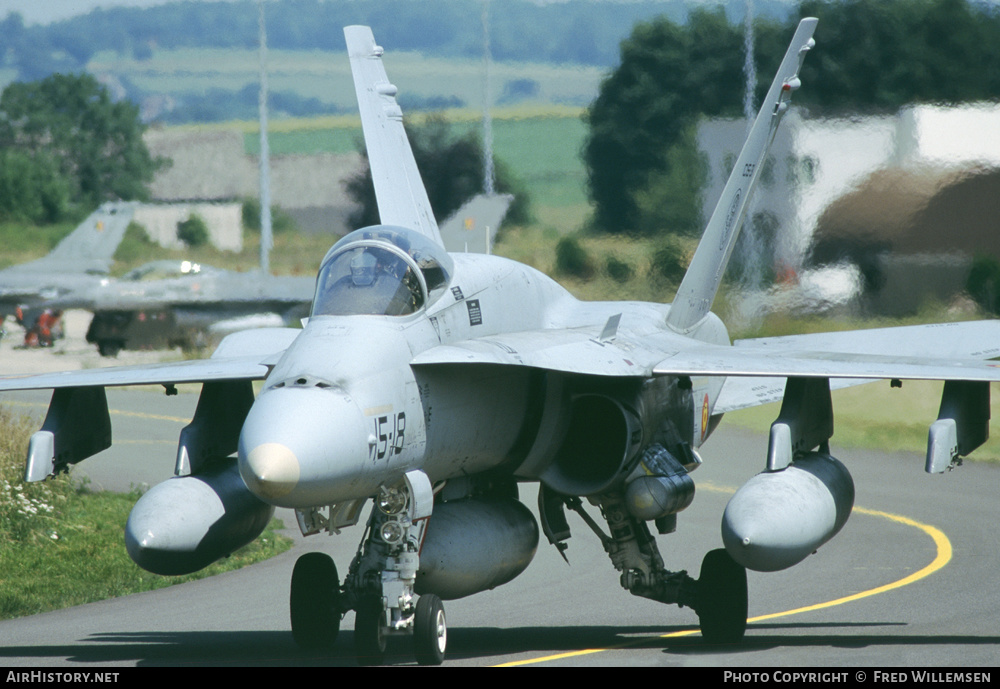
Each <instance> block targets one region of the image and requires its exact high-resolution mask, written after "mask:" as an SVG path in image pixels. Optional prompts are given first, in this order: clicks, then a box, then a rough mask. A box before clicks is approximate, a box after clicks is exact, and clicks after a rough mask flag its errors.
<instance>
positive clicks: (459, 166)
mask: <svg viewBox="0 0 1000 689" xmlns="http://www.w3.org/2000/svg"><path fill="white" fill-rule="evenodd" d="M404 126H405V128H406V134H407V137H408V138H409V140H410V147H411V148H412V149H413V158H414V160H416V163H417V169H418V170H419V171H420V176H421V178H422V179H423V182H424V186H425V188H426V189H427V198H428V200H429V201H430V203H431V210H433V211H434V217H435V218H436V219H437V220H438V222H441V221H443V220H445V219H446V218H448V217H449V216H450V215H451V214H452V213H454V212H455V211H457V210H458V209H459V208H460V207H461V206H462V204H463V203H465V202H466V201H468V200H469V199H470V198H472V197H473V196H475V195H476V194H478V193H480V192H481V191H482V190H483V174H484V173H483V147H482V144H480V142H479V139H478V138H477V137H476V135H475V133H474V132H472V131H469V132H467V133H465V134H464V135H456V134H455V133H454V131H453V130H452V128H451V126H450V125H449V124H448V122H446V121H445V120H444V119H442V118H440V117H432V118H428V120H427V121H426V122H425V123H424V124H423V125H422V126H420V127H411V126H409V125H407V124H404ZM496 174H497V182H496V188H497V191H499V192H500V193H507V194H513V195H514V202H513V203H512V204H511V207H510V209H509V210H508V212H507V216H506V220H507V221H508V222H512V223H522V222H526V221H527V218H528V215H529V211H528V204H529V201H528V194H527V192H526V191H524V190H523V189H519V188H517V185H516V183H515V182H514V181H513V180H512V177H511V175H510V174H509V173H507V171H506V169H505V168H504V167H503V166H502V165H499V164H498V165H497V166H496ZM345 188H346V191H347V194H348V195H349V196H350V197H351V198H352V199H353V200H354V201H355V202H356V203H358V204H359V206H360V208H359V210H358V211H357V212H356V213H354V214H352V215H351V217H350V219H349V223H350V225H351V227H365V226H367V225H377V224H378V222H379V215H378V204H377V203H376V200H375V187H374V185H373V184H372V174H371V169H370V168H369V167H368V166H367V165H366V166H365V168H364V170H363V171H362V172H360V173H358V174H357V175H355V176H354V177H352V178H351V179H349V180H348V181H347V183H346V185H345Z"/></svg>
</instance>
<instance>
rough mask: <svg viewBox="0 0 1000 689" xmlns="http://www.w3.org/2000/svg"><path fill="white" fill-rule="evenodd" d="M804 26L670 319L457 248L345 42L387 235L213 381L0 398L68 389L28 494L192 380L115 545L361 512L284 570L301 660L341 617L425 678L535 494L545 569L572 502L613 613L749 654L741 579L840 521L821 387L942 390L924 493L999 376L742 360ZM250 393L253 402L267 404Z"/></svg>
mask: <svg viewBox="0 0 1000 689" xmlns="http://www.w3.org/2000/svg"><path fill="white" fill-rule="evenodd" d="M815 25H816V20H815V19H805V20H803V21H802V22H801V23H800V25H799V27H798V29H797V30H796V32H795V35H794V37H793V38H792V41H791V45H790V46H789V49H788V52H787V53H786V54H785V57H784V59H783V60H782V62H781V66H780V67H779V69H778V73H777V75H776V77H775V80H774V82H773V83H772V85H771V87H770V89H769V91H768V93H767V96H766V98H765V100H764V103H763V105H762V107H761V110H760V113H759V114H758V116H757V119H756V121H755V123H754V125H753V127H752V128H751V131H750V133H749V135H748V138H747V141H746V144H745V146H744V149H743V151H742V152H741V153H740V156H739V158H738V161H737V164H736V166H735V167H734V170H733V173H732V175H731V177H730V179H729V182H728V183H727V185H726V187H725V190H724V191H723V194H722V198H721V201H720V203H719V206H718V208H717V209H716V211H715V213H714V214H713V215H712V217H711V219H710V220H709V222H708V225H707V227H706V230H705V234H704V237H703V238H702V240H701V242H700V244H699V246H698V249H697V251H696V253H695V256H694V258H693V260H692V263H691V266H690V267H689V269H688V271H687V274H686V275H685V277H684V279H683V281H682V283H681V286H680V289H679V292H678V295H677V299H676V301H675V302H674V304H673V305H666V304H654V303H638V302H593V303H586V302H581V301H578V300H576V299H575V298H573V297H572V296H571V295H570V294H569V293H568V292H567V291H565V290H564V289H563V288H561V287H560V286H559V285H557V284H556V283H555V282H553V281H552V280H550V279H549V278H548V277H546V276H545V275H543V274H541V273H539V272H538V271H535V270H533V269H531V268H529V267H527V266H524V265H521V264H519V263H516V262H513V261H510V260H506V259H503V258H499V257H496V256H488V255H484V254H475V253H469V254H465V253H455V254H449V253H447V252H446V251H445V250H444V248H443V247H442V246H441V244H440V241H439V232H438V228H437V225H436V223H435V221H434V218H433V215H432V214H431V212H430V204H429V203H428V201H427V195H426V193H425V191H424V187H423V184H422V183H421V181H420V178H419V175H418V173H417V169H416V165H415V163H414V161H413V156H412V152H411V151H410V148H409V144H408V143H407V141H406V138H405V134H404V131H403V127H402V119H401V113H400V110H399V107H398V105H397V104H396V100H395V94H396V87H395V86H393V85H392V84H391V83H390V82H389V81H388V79H387V77H386V75H385V70H384V68H383V67H382V63H381V60H380V58H381V56H382V49H381V48H380V47H378V46H377V45H376V44H375V41H374V38H373V36H372V33H371V31H370V30H369V29H368V28H367V27H348V28H347V29H345V35H346V38H347V46H348V52H349V55H350V61H351V66H352V70H353V72H354V77H355V84H356V88H357V95H358V100H359V105H360V108H361V113H362V123H363V129H364V135H365V139H366V142H367V145H368V153H369V160H370V161H371V164H372V170H373V173H374V174H373V178H374V181H375V188H376V192H377V197H378V205H379V213H380V216H381V221H382V223H383V224H382V225H378V226H374V227H368V228H363V229H360V230H357V231H355V232H353V233H351V234H348V235H347V236H346V237H344V238H343V239H341V240H340V241H339V242H337V243H336V244H335V245H334V246H333V247H332V248H331V249H330V251H329V252H328V254H327V255H326V257H325V258H324V259H323V261H322V263H321V264H320V269H319V277H318V282H317V288H316V293H315V299H314V300H313V303H312V311H311V316H310V318H309V320H308V323H307V324H306V326H305V327H304V329H302V330H301V331H296V330H291V329H282V328H275V329H263V330H256V331H250V332H242V333H235V334H233V335H230V336H229V337H227V338H226V339H225V340H223V342H222V344H221V345H220V346H219V348H218V349H217V350H216V352H215V353H214V354H213V356H212V357H211V358H210V359H207V360H203V361H186V362H179V363H175V364H163V365H160V366H154V367H123V368H119V369H94V370H86V371H76V372H67V373H60V374H41V375H37V376H30V377H26V378H14V377H6V378H2V379H0V389H3V390H13V389H27V388H48V387H51V388H54V389H55V391H54V394H53V399H52V404H51V406H50V408H49V413H48V416H47V417H46V419H45V422H44V425H43V426H42V430H40V431H38V432H36V433H35V434H34V435H33V436H32V438H31V442H30V445H29V448H28V458H27V468H26V479H27V480H29V481H36V480H42V479H44V478H46V477H47V476H49V475H51V474H52V473H53V472H58V471H62V470H64V469H66V468H67V467H68V466H69V465H70V464H73V463H76V462H79V461H81V460H83V459H85V458H87V457H89V456H91V455H93V454H94V453H96V452H99V451H101V450H103V449H105V448H106V447H108V446H109V445H110V443H111V425H110V420H109V416H108V410H107V401H106V397H105V394H104V387H105V386H108V385H137V384H149V383H154V384H156V383H158V384H163V385H164V386H165V387H166V388H167V392H168V393H169V392H171V390H172V388H173V386H174V385H175V384H178V383H183V382H201V383H202V384H203V386H202V392H201V397H200V399H199V402H198V407H197V410H196V412H195V414H194V418H193V420H192V422H191V424H190V425H188V426H187V427H185V428H184V430H183V431H182V432H181V436H180V441H179V444H178V445H179V446H178V451H177V462H176V467H175V473H176V474H177V476H175V477H174V478H171V479H169V480H167V481H164V482H163V483H161V484H159V485H157V486H155V487H154V488H152V489H151V490H150V491H148V492H147V493H146V494H145V495H144V496H143V497H142V498H140V499H139V501H138V502H137V504H136V505H135V508H134V509H133V510H132V514H131V515H130V517H129V520H128V524H127V527H126V547H127V549H128V551H129V553H130V554H131V556H132V557H133V559H134V560H135V561H136V562H137V563H139V564H140V565H141V566H142V567H144V568H146V569H148V570H150V571H153V572H158V573H162V574H177V573H181V572H189V571H194V570H197V569H199V568H201V567H204V566H205V565H207V564H208V563H209V562H211V561H213V560H215V559H216V558H218V557H221V556H224V555H226V554H228V553H229V552H231V551H233V550H235V549H236V548H238V547H240V546H241V545H243V544H245V543H247V542H249V541H250V540H252V539H253V538H255V537H256V536H257V535H258V534H259V533H260V531H261V530H262V529H263V528H264V525H265V524H266V522H267V520H268V518H269V517H270V515H271V513H272V510H273V509H274V507H275V506H281V507H288V508H292V509H294V510H295V511H296V514H297V517H298V523H299V527H300V529H301V530H302V532H303V534H306V535H309V534H317V533H320V532H324V531H327V532H331V533H340V531H341V530H342V529H345V528H347V527H349V526H352V525H355V524H357V522H358V521H359V520H360V517H361V514H362V508H363V507H364V506H365V504H366V503H368V502H369V501H371V502H373V503H374V505H373V508H372V509H371V511H370V513H369V517H368V522H367V524H368V525H367V528H366V529H364V533H363V536H362V543H361V546H360V548H359V550H358V554H357V556H356V557H355V558H354V560H353V561H352V562H351V563H350V564H349V566H348V568H347V573H346V576H345V577H343V578H341V577H340V576H339V574H338V570H337V567H336V566H335V564H334V562H333V561H332V559H331V558H330V557H329V556H328V555H326V554H325V553H322V552H316V553H308V554H306V555H303V556H302V557H301V558H300V559H299V561H298V562H297V563H296V565H295V568H294V572H293V574H292V584H291V603H290V607H291V627H292V634H293V636H294V638H295V639H296V641H297V642H298V643H299V644H301V645H303V646H305V647H309V648H327V647H329V646H330V645H331V644H333V643H334V642H335V639H336V637H337V634H338V630H339V627H340V623H341V619H342V618H343V617H344V615H345V614H349V613H350V612H351V611H353V614H354V640H355V645H356V652H357V657H358V660H359V661H360V662H363V663H377V662H380V661H381V660H382V659H383V657H384V652H385V643H386V638H387V637H388V636H389V635H392V634H402V633H410V632H411V631H412V634H413V636H414V642H415V649H416V655H417V659H418V660H419V661H420V662H421V663H440V662H441V661H442V659H443V658H444V655H445V652H446V644H447V637H448V634H447V624H446V618H445V613H444V608H443V604H442V599H445V600H447V599H454V598H460V597H463V596H467V595H471V594H474V593H477V592H479V591H484V590H487V589H491V588H494V587H496V586H499V585H501V584H504V583H506V582H508V581H510V580H511V579H513V578H514V577H516V576H517V575H518V574H519V573H520V572H522V571H523V570H524V569H525V568H526V567H527V566H528V564H529V562H530V561H531V559H532V556H533V554H534V552H535V550H536V546H537V543H538V540H539V527H538V523H537V521H536V518H535V517H534V515H533V513H532V511H531V510H529V509H528V508H527V507H526V506H525V505H523V504H522V503H521V502H520V501H519V500H518V498H517V484H518V482H527V481H537V482H539V483H540V484H541V489H540V497H539V514H540V517H541V531H542V532H544V533H545V535H546V537H547V538H548V540H550V541H551V542H552V543H554V544H556V545H557V546H558V547H560V549H562V548H564V547H565V540H566V538H567V537H568V536H569V529H568V526H567V522H566V519H565V516H564V510H565V508H566V507H569V508H570V509H572V510H576V511H578V512H580V513H581V514H583V515H585V518H586V520H587V521H588V524H590V525H591V528H592V529H593V530H594V531H595V532H597V533H598V536H599V538H600V539H601V541H602V543H603V545H604V547H605V549H606V551H607V552H608V554H609V556H610V559H611V562H612V564H613V565H614V567H615V568H616V569H617V570H618V571H619V572H620V583H621V585H622V586H624V587H625V588H626V589H627V590H629V591H630V592H631V593H633V594H636V595H639V596H644V597H647V598H650V599H652V600H655V601H660V602H663V603H677V604H681V605H685V606H690V607H692V608H693V609H694V610H695V611H696V612H697V614H698V617H699V620H700V624H701V629H702V633H703V635H704V637H705V638H706V639H708V640H711V641H736V640H739V639H740V638H741V637H742V636H743V634H744V631H745V626H746V616H747V590H746V571H745V568H747V567H749V568H753V569H755V570H764V571H770V570H778V569H783V568H786V567H789V566H792V565H794V564H796V563H797V562H799V561H801V560H802V559H804V558H805V557H806V556H807V555H808V554H809V553H812V552H813V551H815V550H816V549H817V548H818V547H820V546H821V545H822V544H823V543H824V542H826V541H827V540H829V539H830V538H831V537H833V535H834V534H836V533H837V531H838V530H839V529H840V528H841V526H843V524H844V521H845V520H846V519H847V517H848V515H849V513H850V511H851V509H852V504H853V493H854V488H853V483H852V480H851V477H850V474H849V473H848V471H847V469H846V468H845V467H844V465H843V464H841V463H840V462H839V461H838V460H836V459H834V458H833V457H832V456H831V454H830V447H829V440H830V437H831V435H832V429H833V424H832V411H831V404H830V388H831V385H834V384H841V383H839V382H837V381H841V380H843V381H846V382H847V383H853V382H860V381H863V380H867V379H904V378H914V379H937V380H945V381H947V382H946V383H945V387H944V393H943V400H942V404H941V412H940V418H939V419H938V420H937V421H935V422H934V423H933V424H932V425H931V427H930V433H929V437H930V442H929V446H928V456H927V458H928V465H927V469H928V470H929V471H935V472H937V471H943V470H944V469H945V468H947V467H948V466H949V465H950V464H951V463H952V462H953V461H955V460H956V459H957V458H959V457H961V456H963V455H965V454H968V453H969V452H971V451H972V450H973V449H974V448H976V447H977V446H978V445H980V444H981V443H982V442H983V441H984V439H985V438H986V435H987V433H988V425H989V424H988V418H989V411H988V402H989V381H996V380H1000V369H998V368H996V364H994V363H991V362H988V361H985V360H987V359H989V358H991V357H995V356H998V355H1000V345H998V344H997V343H998V342H1000V324H998V323H997V322H980V323H958V324H949V325H943V326H914V327H906V328H889V329H879V330H870V331H864V332H854V333H833V334H827V335H805V336H793V337H774V338H763V339H758V340H748V341H743V342H738V343H736V346H733V345H732V344H730V341H729V336H728V334H727V332H726V329H725V327H724V325H723V324H722V322H721V320H720V319H719V318H717V317H716V316H715V315H713V314H712V313H711V312H710V310H709V309H710V306H711V303H712V301H713V299H714V296H715V293H716V291H717V290H718V287H719V284H720V281H721V279H722V275H723V271H724V269H725V267H726V263H727V260H728V258H729V255H730V252H731V251H732V249H733V245H734V243H735V241H736V237H737V234H738V231H739V228H740V225H741V222H742V220H743V216H744V213H745V210H746V202H747V198H748V197H749V195H750V192H751V190H752V188H753V185H754V183H755V182H756V181H757V179H758V176H759V173H760V166H761V163H762V162H763V160H764V158H765V155H766V151H767V149H768V145H769V143H770V141H771V139H772V137H773V135H774V132H775V128H776V127H777V126H778V123H779V121H780V120H781V118H782V115H783V114H784V112H785V110H786V109H787V108H788V103H789V98H790V96H791V94H792V93H793V91H794V90H795V89H797V88H798V87H799V78H798V73H799V67H800V65H801V63H802V60H803V58H804V57H805V55H806V53H807V51H808V50H809V49H810V48H811V47H812V46H813V41H812V33H813V30H814V28H815ZM889 351H892V352H896V354H893V355H889V354H887V352H889ZM253 380H263V381H264V382H263V389H262V390H261V392H260V393H259V395H257V397H256V399H255V398H254V394H253V391H252V387H251V381H253ZM727 381H735V382H733V383H730V382H727ZM782 395H783V396H784V397H783V399H784V402H783V404H782V407H781V411H780V414H779V416H778V418H777V420H776V421H775V422H774V424H773V425H772V426H771V435H770V445H769V449H768V454H767V457H766V458H762V460H763V462H762V463H763V464H764V466H765V467H766V469H765V471H764V472H763V473H761V474H759V475H758V476H756V477H754V478H752V479H751V480H750V481H749V482H747V483H746V484H745V485H744V486H743V487H741V488H740V489H739V491H737V493H736V494H735V495H734V496H733V498H732V499H731V501H730V503H729V505H728V507H727V508H726V511H725V514H724V516H723V526H722V538H723V542H724V545H725V548H724V549H718V550H714V551H712V552H710V553H708V555H707V556H706V557H705V560H704V562H703V565H702V569H701V574H700V577H699V578H698V579H694V578H692V577H690V576H688V575H687V574H686V573H685V572H672V571H670V570H668V569H667V568H666V567H665V566H664V561H663V558H662V557H661V556H660V554H659V550H658V547H657V540H656V537H655V536H654V534H653V532H652V530H651V528H650V524H652V525H653V526H654V527H655V529H656V531H657V532H659V533H660V534H666V533H670V532H672V531H673V530H674V527H675V524H676V520H677V513H678V512H680V511H681V510H683V509H684V508H685V507H686V506H687V505H688V504H689V503H690V502H691V501H692V499H693V498H694V482H693V479H692V477H691V473H692V472H693V471H694V470H695V469H696V468H697V467H698V465H699V464H700V463H701V461H702V460H701V458H700V456H699V448H700V447H701V446H702V444H703V443H704V441H705V440H706V439H707V438H708V437H709V435H710V434H711V432H712V430H713V429H714V428H715V427H716V426H717V425H718V423H719V421H720V420H721V417H722V413H723V412H725V411H729V410H733V409H737V408H740V407H746V406H752V405H755V404H759V403H762V402H768V401H772V400H774V399H781V397H782ZM234 454H235V457H233V455H234ZM581 498H587V501H588V502H590V503H591V504H592V505H596V506H597V507H598V508H599V510H600V513H601V517H602V518H603V519H604V520H606V521H607V523H608V529H607V531H604V529H602V528H601V527H600V526H599V524H598V521H597V519H595V518H593V517H591V516H590V515H589V514H587V513H586V510H585V508H584V504H583V502H584V501H583V500H581Z"/></svg>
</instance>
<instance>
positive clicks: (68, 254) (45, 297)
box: [0, 202, 134, 317]
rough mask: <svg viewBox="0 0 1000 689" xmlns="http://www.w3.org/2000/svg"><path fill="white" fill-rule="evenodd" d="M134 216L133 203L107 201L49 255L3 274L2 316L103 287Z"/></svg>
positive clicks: (0, 273)
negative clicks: (22, 307)
mask: <svg viewBox="0 0 1000 689" xmlns="http://www.w3.org/2000/svg"><path fill="white" fill-rule="evenodd" d="M133 212H134V206H133V204H131V203H125V202H115V203H105V204H103V205H102V206H101V207H100V208H98V209H97V210H96V211H94V212H93V213H91V214H90V215H89V216H87V219H86V220H84V221H83V222H82V223H80V224H79V225H78V226H77V227H76V229H75V230H73V231H72V232H71V233H70V234H69V235H67V236H66V237H65V238H64V239H63V240H62V241H61V242H59V244H57V245H56V247H55V248H54V249H53V250H52V251H51V252H49V254H48V255H47V256H44V257H43V258H40V259H38V260H35V261H29V262H28V263H22V264H20V265H16V266H11V267H9V268H4V269H3V270H0V314H2V315H3V316H5V317H6V316H8V315H10V314H12V313H14V310H15V309H16V308H17V307H18V306H27V307H29V308H30V307H38V306H41V305H42V304H45V303H46V302H49V301H51V300H53V299H57V298H60V297H63V296H65V295H67V294H70V293H72V292H76V291H78V290H81V289H85V288H88V287H91V286H94V285H97V284H99V283H100V281H101V280H102V279H104V277H105V276H106V275H107V272H108V270H109V268H110V267H111V263H112V261H113V256H114V254H115V250H116V249H117V248H118V245H119V244H121V241H122V237H124V236H125V228H126V227H128V224H129V222H130V221H131V220H132V214H133Z"/></svg>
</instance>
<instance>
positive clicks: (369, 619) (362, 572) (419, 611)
mask: <svg viewBox="0 0 1000 689" xmlns="http://www.w3.org/2000/svg"><path fill="white" fill-rule="evenodd" d="M432 506H433V492H432V490H431V485H430V482H429V481H428V480H427V477H426V476H425V475H424V474H423V473H422V472H419V471H414V472H409V473H408V474H407V475H406V476H405V480H404V481H402V482H400V483H399V484H397V485H394V486H388V487H383V488H382V489H381V490H380V492H379V494H378V496H376V499H375V508H374V509H372V513H371V517H370V518H369V521H368V528H367V529H366V530H365V536H364V538H363V540H362V543H361V545H360V546H359V549H358V553H357V555H355V557H354V560H353V561H352V562H351V566H350V569H349V570H348V573H347V576H346V577H345V578H344V582H343V584H341V583H340V582H339V580H338V578H337V569H336V567H335V566H334V564H333V560H332V559H331V558H330V557H329V556H328V555H326V554H324V553H307V554H305V555H303V556H301V557H300V558H299V560H298V562H296V564H295V569H294V571H293V573H292V591H291V606H290V607H291V620H292V636H293V637H294V638H295V642H296V643H297V644H298V645H299V646H300V647H302V648H305V649H309V650H327V649H329V648H331V647H332V646H333V643H334V641H335V640H336V638H337V635H338V632H339V630H340V621H341V619H342V618H343V616H344V614H346V613H347V612H348V611H350V610H354V613H355V618H354V650H355V654H356V656H357V660H358V663H359V664H360V665H381V664H382V663H384V662H385V659H386V650H387V647H388V643H389V639H390V638H391V637H393V636H399V635H407V634H409V633H410V632H411V631H412V633H413V652H414V656H415V657H416V660H417V662H418V663H420V664H421V665H440V664H441V662H442V661H443V660H444V656H445V650H446V647H447V643H448V626H447V622H446V619H445V614H444V606H443V605H442V603H441V599H440V598H439V597H438V596H436V595H434V594H430V593H428V594H424V595H422V596H420V597H419V598H418V597H417V596H416V594H415V593H414V590H413V587H414V583H415V581H416V576H417V569H418V568H419V563H420V555H419V550H420V542H421V540H422V537H423V533H424V529H425V528H426V525H427V517H429V516H430V513H431V508H432Z"/></svg>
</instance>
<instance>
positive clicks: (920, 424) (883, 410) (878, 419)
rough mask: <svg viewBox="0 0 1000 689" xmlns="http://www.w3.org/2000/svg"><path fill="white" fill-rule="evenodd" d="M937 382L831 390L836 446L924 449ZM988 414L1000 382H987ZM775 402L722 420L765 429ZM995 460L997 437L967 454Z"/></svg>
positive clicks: (999, 404) (995, 409)
mask: <svg viewBox="0 0 1000 689" xmlns="http://www.w3.org/2000/svg"><path fill="white" fill-rule="evenodd" d="M942 387H943V383H940V382H936V381H917V380H908V381H903V387H902V388H890V387H889V381H882V382H878V383H869V384H867V385H857V386H855V387H852V388H845V389H843V390H834V391H833V393H832V397H833V418H834V433H833V438H831V440H830V445H831V448H832V450H833V454H834V455H836V454H837V450H836V448H837V447H838V446H840V447H852V448H870V449H878V450H885V451H890V452H896V451H899V452H904V451H905V452H919V453H922V452H924V451H926V449H927V430H928V427H929V426H930V425H931V424H932V423H933V422H934V421H935V420H936V419H937V415H938V406H939V405H940V404H941V390H942ZM991 388H992V389H991V393H992V394H991V398H990V399H991V403H992V412H991V413H992V417H993V418H1000V384H996V383H994V384H993V385H992V386H991ZM779 409H780V403H777V402H775V403H774V404H766V405H763V406H760V407H753V408H751V409H742V410H740V411H737V412H732V413H729V414H726V417H725V420H724V421H723V423H724V424H727V425H729V426H737V427H740V428H745V429H750V430H754V431H760V432H762V433H767V431H768V428H770V425H771V423H772V422H773V421H774V420H775V419H776V418H777V417H778V410H779ZM967 459H968V460H973V461H986V462H1000V441H998V440H995V439H994V440H988V441H987V442H986V443H985V444H984V445H983V446H982V447H980V448H979V449H977V450H975V451H974V452H973V453H972V454H971V455H970V456H969V457H968V458H967Z"/></svg>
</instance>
